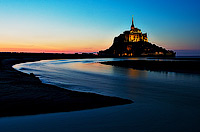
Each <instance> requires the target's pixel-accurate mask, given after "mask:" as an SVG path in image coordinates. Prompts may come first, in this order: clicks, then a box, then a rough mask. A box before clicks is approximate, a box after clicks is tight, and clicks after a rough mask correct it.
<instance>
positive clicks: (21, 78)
mask: <svg viewBox="0 0 200 132" xmlns="http://www.w3.org/2000/svg"><path fill="white" fill-rule="evenodd" d="M38 60H40V58H35V59H34V58H26V59H25V58H20V59H19V58H14V59H11V58H6V59H5V58H1V59H0V90H1V92H0V106H1V110H0V111H1V112H0V117H3V116H19V115H32V114H42V113H55V112H67V111H75V110H84V109H92V108H100V107H106V106H114V105H123V104H130V103H133V101H131V100H128V99H122V98H118V97H109V96H103V95H98V94H94V93H83V92H76V91H71V90H66V89H62V88H59V87H57V86H53V85H49V84H43V83H41V81H40V80H39V78H37V77H35V76H34V75H28V74H25V73H22V72H20V71H17V70H15V69H13V68H12V65H14V64H17V63H22V62H29V61H38ZM66 79H67V78H66ZM94 87H95V86H94Z"/></svg>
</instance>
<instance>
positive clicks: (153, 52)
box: [99, 18, 176, 57]
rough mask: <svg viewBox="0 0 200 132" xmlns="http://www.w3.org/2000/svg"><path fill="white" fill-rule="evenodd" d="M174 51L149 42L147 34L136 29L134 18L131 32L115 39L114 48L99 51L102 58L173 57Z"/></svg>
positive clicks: (126, 32)
mask: <svg viewBox="0 0 200 132" xmlns="http://www.w3.org/2000/svg"><path fill="white" fill-rule="evenodd" d="M175 55H176V53H175V52H174V51H170V50H166V49H165V48H162V47H159V46H157V45H156V44H151V43H150V42H148V37H147V33H142V32H141V30H140V29H138V28H135V26H134V23H133V18H132V25H131V30H129V31H124V32H123V34H120V35H119V36H118V37H115V38H114V42H113V44H112V46H111V47H110V48H108V49H106V50H104V51H99V56H102V57H122V56H129V57H131V56H144V57H145V56H167V57H169V56H170V57H173V56H175Z"/></svg>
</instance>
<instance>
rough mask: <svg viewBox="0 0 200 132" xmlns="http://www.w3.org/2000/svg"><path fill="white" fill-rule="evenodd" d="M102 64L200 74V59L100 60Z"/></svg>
mask: <svg viewBox="0 0 200 132" xmlns="http://www.w3.org/2000/svg"><path fill="white" fill-rule="evenodd" d="M100 63H101V64H106V65H113V66H120V67H127V68H133V69H136V70H147V71H159V72H162V71H163V72H178V73H190V74H200V59H198V58H197V59H195V58H193V59H189V60H187V59H185V60H183V59H181V61H180V60H179V61H170V60H166V61H154V60H125V61H108V62H100Z"/></svg>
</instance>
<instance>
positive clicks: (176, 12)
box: [0, 0, 200, 52]
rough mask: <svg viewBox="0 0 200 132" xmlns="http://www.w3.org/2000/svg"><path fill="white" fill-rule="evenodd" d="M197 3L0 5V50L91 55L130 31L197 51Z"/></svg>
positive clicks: (51, 0) (3, 0) (32, 0)
mask: <svg viewBox="0 0 200 132" xmlns="http://www.w3.org/2000/svg"><path fill="white" fill-rule="evenodd" d="M199 12H200V1H198V0H182V1H181V0H167V1H161V0H142V1H139V0H74V1H72V0H0V18H1V21H0V50H3V51H5V50H8V51H9V50H10V51H12V50H21V51H35V52H50V51H53V52H77V51H80V50H82V51H88V52H93V51H94V52H95V51H99V50H103V49H106V48H108V47H109V46H110V45H111V44H112V41H113V39H114V37H115V36H118V35H119V34H120V33H123V31H124V30H129V29H130V25H131V17H132V15H134V23H135V26H136V27H138V28H140V29H141V30H142V32H147V34H148V38H149V41H150V42H152V43H156V44H157V45H159V46H163V47H165V48H167V49H173V50H200V37H199V31H200V25H199V24H200V15H199Z"/></svg>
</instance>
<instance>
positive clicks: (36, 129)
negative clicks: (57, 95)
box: [0, 58, 200, 132]
mask: <svg viewBox="0 0 200 132" xmlns="http://www.w3.org/2000/svg"><path fill="white" fill-rule="evenodd" d="M131 59H141V58H131ZM143 59H144V58H143ZM115 60H120V59H112V58H110V59H68V60H45V61H39V62H30V63H24V64H18V65H15V66H14V68H16V69H18V70H20V71H23V72H26V73H31V72H33V73H34V74H35V75H37V76H39V77H40V79H41V80H42V81H43V82H44V83H50V84H54V85H57V86H60V87H62V88H67V89H71V90H76V91H84V92H92V93H98V94H103V95H109V96H117V97H122V98H127V99H131V100H134V101H135V103H133V104H129V105H122V106H113V107H104V108H99V109H92V110H83V111H74V112H63V113H54V114H42V115H33V116H19V117H6V118H0V129H1V131H2V132H7V131H11V132H19V131H20V132H40V131H41V132H43V131H46V132H79V131H87V132H94V131H97V132H98V131H99V132H102V131H107V132H121V131H127V132H133V131H135V132H146V131H148V132H149V131H152V132H169V131H170V132H179V131H181V132H190V131H192V132H199V131H200V126H199V123H200V112H199V111H200V75H194V74H184V73H173V72H168V73H166V72H149V71H139V70H134V69H130V68H120V67H114V66H109V65H103V64H100V63H96V62H100V61H115Z"/></svg>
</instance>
